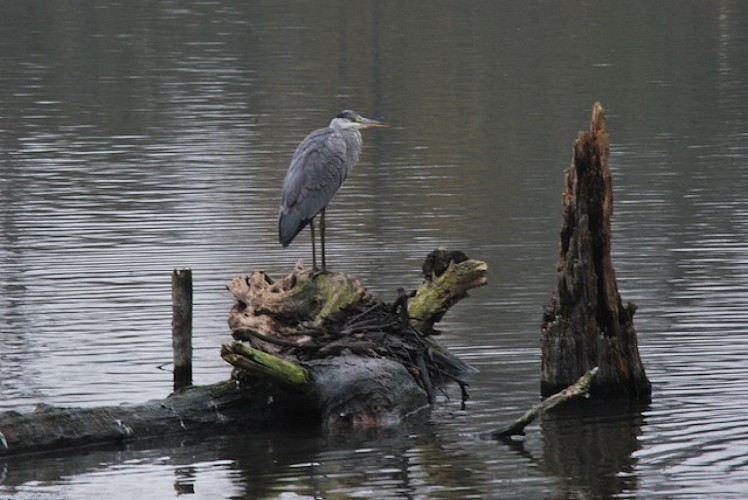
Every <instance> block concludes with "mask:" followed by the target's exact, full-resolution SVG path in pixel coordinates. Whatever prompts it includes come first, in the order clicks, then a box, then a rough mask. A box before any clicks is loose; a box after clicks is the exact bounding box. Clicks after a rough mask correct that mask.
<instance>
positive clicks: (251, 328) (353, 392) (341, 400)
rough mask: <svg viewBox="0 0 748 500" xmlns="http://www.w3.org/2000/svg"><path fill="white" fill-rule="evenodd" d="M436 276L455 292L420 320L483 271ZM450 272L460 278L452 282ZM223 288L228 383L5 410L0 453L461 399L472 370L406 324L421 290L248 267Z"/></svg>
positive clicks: (390, 418) (383, 418) (372, 415)
mask: <svg viewBox="0 0 748 500" xmlns="http://www.w3.org/2000/svg"><path fill="white" fill-rule="evenodd" d="M469 268H472V269H474V270H475V271H474V272H475V273H476V274H475V275H471V274H470V273H469V272H468V271H467V270H466V269H469ZM439 272H440V273H442V274H440V275H439V276H442V275H447V276H446V277H445V278H444V281H447V282H449V283H460V285H459V286H460V289H459V290H458V291H455V292H453V293H450V292H449V290H443V291H442V292H443V293H438V294H434V297H440V298H439V299H437V298H435V299H434V300H449V301H450V302H449V304H448V305H446V306H445V305H444V304H441V305H434V306H432V307H431V310H433V311H438V314H439V315H440V316H439V318H419V320H421V321H422V320H424V319H425V320H427V321H431V324H432V325H433V324H434V323H435V322H437V321H438V319H440V318H441V314H443V312H444V311H446V309H447V308H448V307H449V305H453V304H454V303H455V302H456V301H457V300H459V298H462V297H464V296H466V292H467V289H468V288H469V287H470V286H469V285H466V283H470V284H472V285H473V286H481V285H482V284H485V272H486V266H485V264H483V263H479V262H478V261H472V260H470V259H465V260H464V261H462V262H460V263H458V264H456V265H455V264H450V263H449V262H447V263H446V267H445V268H444V269H441V270H439ZM455 273H456V274H460V275H463V277H464V279H457V280H455V279H452V278H450V277H449V275H451V274H455ZM432 274H433V276H436V274H437V273H436V272H434V273H432ZM428 286H429V287H436V288H439V287H443V286H445V285H444V284H438V283H437V284H431V285H428ZM229 289H230V290H231V292H232V294H233V295H234V297H235V298H236V299H237V301H236V304H235V305H234V308H232V310H231V313H230V316H229V324H230V326H231V329H232V335H233V336H234V337H235V339H236V340H237V341H235V342H232V343H228V344H226V345H224V346H223V348H222V350H221V356H222V357H223V358H224V359H225V360H226V361H228V362H229V363H231V364H232V365H233V366H234V367H235V370H234V377H233V378H232V380H229V381H226V382H222V383H218V384H214V385H209V386H195V387H186V388H184V389H182V390H179V391H177V392H175V393H174V394H172V395H171V396H169V397H167V398H165V399H162V400H153V401H148V402H146V403H143V404H138V405H118V406H108V407H99V408H57V407H51V406H46V405H43V406H40V407H39V408H38V409H37V411H34V412H32V413H26V414H21V413H18V412H13V411H10V412H3V413H0V458H2V457H8V456H14V455H18V454H24V453H33V452H49V451H53V450H57V449H64V448H72V447H80V446H90V445H95V444H106V443H118V442H123V441H129V440H133V439H139V438H147V437H155V436H163V435H166V434H180V433H196V432H205V433H215V432H230V431H232V430H234V429H239V428H241V429H251V428H264V427H268V426H283V425H288V424H289V423H293V424H294V425H299V424H302V425H323V426H325V427H328V428H334V427H338V426H378V425H392V424H395V423H397V422H399V421H401V420H402V419H403V418H405V417H406V416H407V415H409V414H411V413H414V412H416V411H418V410H419V409H421V408H423V407H424V406H426V405H427V404H428V403H429V402H430V401H432V400H433V394H434V391H437V390H440V389H442V388H443V386H444V385H445V384H446V383H448V382H456V383H458V384H460V386H461V387H462V389H463V396H464V397H466V396H465V393H464V389H465V386H466V385H467V384H466V383H465V382H464V381H463V380H462V379H461V376H462V375H464V374H467V373H470V372H471V370H472V369H471V368H470V367H469V366H468V365H467V364H465V363H463V362H462V361H460V360H459V359H458V358H456V357H455V356H453V355H452V354H450V353H449V352H448V351H446V350H445V349H444V348H442V347H440V346H439V345H438V344H437V343H436V342H434V341H433V340H431V339H430V338H429V337H428V336H427V335H425V334H423V333H421V332H420V331H418V330H417V329H416V328H414V327H413V325H412V324H411V321H410V320H411V318H410V316H409V314H408V300H410V299H411V298H412V297H414V296H416V292H413V293H411V294H406V293H405V292H404V291H400V293H399V295H398V298H397V300H396V301H395V302H393V303H392V304H387V303H384V302H381V301H379V300H377V299H375V298H373V297H372V296H370V295H369V294H368V293H367V292H366V289H365V288H364V287H363V285H362V284H361V283H360V281H359V280H357V279H355V278H353V277H350V276H348V275H345V274H341V273H338V274H331V273H313V272H311V271H308V270H306V269H304V268H303V266H300V265H299V266H297V268H296V269H295V270H294V272H293V273H292V274H290V275H288V276H286V277H285V278H283V279H281V280H279V281H277V282H275V283H273V282H272V280H270V279H269V278H268V277H267V276H266V275H265V274H264V273H260V272H255V273H252V274H251V275H249V276H240V277H237V278H235V279H234V280H233V281H232V283H231V285H230V286H229ZM435 314H436V313H435Z"/></svg>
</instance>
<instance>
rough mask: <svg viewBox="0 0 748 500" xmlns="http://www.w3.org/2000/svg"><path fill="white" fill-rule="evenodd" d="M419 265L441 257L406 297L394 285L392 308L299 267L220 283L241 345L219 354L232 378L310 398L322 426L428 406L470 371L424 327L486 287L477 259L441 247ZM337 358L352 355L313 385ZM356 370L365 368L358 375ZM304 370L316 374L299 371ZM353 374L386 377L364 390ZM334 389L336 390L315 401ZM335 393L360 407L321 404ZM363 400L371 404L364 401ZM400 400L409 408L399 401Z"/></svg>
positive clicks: (334, 276) (336, 276) (333, 276)
mask: <svg viewBox="0 0 748 500" xmlns="http://www.w3.org/2000/svg"><path fill="white" fill-rule="evenodd" d="M427 261H432V262H437V261H443V262H441V264H440V265H437V266H435V265H428V266H426V267H425V268H424V269H425V270H426V271H428V272H425V273H424V274H425V278H426V279H425V281H424V283H423V284H422V285H421V286H420V287H419V288H418V289H417V290H416V291H414V292H412V293H410V294H406V293H405V292H404V291H403V290H400V291H399V296H398V298H397V300H395V301H394V302H393V303H392V304H387V303H384V302H382V301H381V300H378V299H376V298H374V297H372V296H371V295H369V294H368V292H367V291H366V289H365V288H364V286H363V285H362V284H361V283H360V281H358V280H357V279H356V278H354V277H351V276H349V275H346V274H344V273H320V272H316V271H311V270H308V269H305V268H304V267H303V265H302V264H301V263H299V264H297V267H296V269H295V270H294V272H293V273H291V274H289V275H288V276H286V277H284V278H282V279H280V280H278V281H273V280H272V279H270V278H269V277H268V276H267V275H266V274H265V273H263V272H260V271H256V272H254V273H252V274H250V275H243V276H237V277H235V278H234V280H233V281H232V282H231V284H230V285H229V290H230V291H231V293H232V295H233V296H234V298H235V299H236V303H235V305H234V307H233V308H232V309H231V312H230V313H229V327H230V329H231V331H232V335H233V337H234V339H236V340H237V341H240V342H244V344H238V343H234V344H227V345H225V346H224V349H223V353H222V355H223V357H224V359H225V360H226V361H228V362H229V363H231V364H232V365H234V366H235V367H236V368H237V369H238V370H239V371H237V372H235V376H236V377H237V378H238V379H239V380H245V379H248V380H252V379H253V378H255V377H261V378H269V379H272V380H275V381H276V383H279V384H281V385H284V386H286V387H290V388H293V389H296V390H297V391H299V392H303V393H305V394H306V395H307V396H310V397H312V398H313V399H317V401H316V403H315V404H316V405H317V406H318V407H320V408H321V410H322V415H323V421H324V422H325V424H327V425H330V424H334V422H332V420H334V419H337V418H342V419H343V420H344V421H352V422H369V423H371V422H377V421H378V420H379V419H378V417H377V415H378V414H380V413H381V414H382V415H383V416H384V419H385V420H391V419H392V412H393V411H395V410H397V411H413V410H415V409H416V407H417V406H418V405H419V404H420V405H421V406H422V405H424V404H426V403H427V402H433V400H434V392H435V391H436V390H439V389H440V388H442V387H443V386H444V385H445V384H446V383H447V382H449V381H455V382H457V383H459V384H460V385H461V386H462V387H463V389H464V387H465V386H466V384H465V383H464V381H462V379H461V377H462V376H463V375H465V374H466V373H469V372H470V371H471V368H470V367H469V366H468V365H466V364H465V363H463V362H462V361H460V360H459V359H457V358H456V357H454V356H452V355H451V354H449V352H447V351H446V350H445V349H443V348H442V347H440V346H439V345H438V344H437V343H436V342H434V341H433V340H432V339H431V338H430V335H432V334H434V333H437V332H436V331H435V330H434V328H433V325H434V324H435V323H436V322H438V321H439V320H440V319H441V317H442V316H443V315H444V313H445V312H446V310H447V309H448V308H449V307H451V306H452V305H453V304H455V303H456V302H457V301H458V300H460V299H462V298H463V297H465V296H467V291H468V290H469V289H472V288H475V287H478V286H482V285H484V284H485V283H486V276H485V275H486V264H485V263H484V262H480V261H476V260H472V259H468V258H467V257H466V256H465V255H464V254H462V253H461V252H447V251H446V250H437V251H435V252H432V254H430V256H429V257H428V258H427ZM342 354H345V355H348V356H351V357H352V358H351V359H356V358H358V361H355V362H353V363H352V364H351V365H350V367H349V371H347V372H341V373H340V376H341V379H340V380H336V374H335V372H332V371H329V370H325V378H324V380H325V382H324V383H321V380H322V379H321V378H320V377H319V372H320V370H319V367H320V363H322V361H323V360H329V359H330V358H333V357H339V356H341V355H342ZM393 361H394V362H395V363H394V364H393V363H392V362H393ZM323 364H324V363H323ZM398 365H399V367H398ZM359 368H360V369H361V370H364V371H365V373H362V374H359V373H358V370H359ZM309 370H312V371H314V370H316V373H317V375H316V376H315V375H314V374H313V373H307V374H306V375H303V374H302V373H304V372H308V371H309ZM393 377H394V378H393ZM403 377H405V378H407V377H410V379H411V380H406V379H405V378H403ZM354 378H358V379H360V380H380V381H384V380H385V379H391V380H389V381H388V382H387V383H379V384H377V386H372V387H371V389H372V391H373V392H367V393H363V392H362V391H361V387H362V385H361V383H356V384H352V383H350V380H352V379H354ZM292 379H293V380H292ZM413 382H415V384H414V383H413ZM333 386H334V387H336V391H338V392H340V393H339V394H337V395H336V396H335V397H334V398H328V397H323V396H322V394H323V393H327V392H329V391H328V390H329V387H333ZM395 387H398V388H399V389H400V390H402V389H403V388H408V391H410V392H407V393H403V394H402V395H401V396H399V397H398V398H396V399H393V398H392V394H391V392H390V391H392V389H393V388H395ZM364 396H365V397H364ZM336 398H342V399H343V400H345V401H348V403H349V404H351V403H353V402H356V401H358V402H359V403H360V404H358V403H357V404H352V408H354V409H355V411H352V412H350V411H341V409H340V408H335V409H334V410H332V411H331V409H330V408H329V404H328V403H327V402H328V401H330V400H334V399H336ZM397 400H400V402H398V401H397ZM419 400H420V403H419ZM322 401H324V402H322ZM372 401H376V405H375V408H373V407H372V406H371V404H367V402H372ZM388 401H389V403H388ZM402 401H409V402H411V403H412V405H406V406H403V404H402ZM321 402H322V404H320V403H321Z"/></svg>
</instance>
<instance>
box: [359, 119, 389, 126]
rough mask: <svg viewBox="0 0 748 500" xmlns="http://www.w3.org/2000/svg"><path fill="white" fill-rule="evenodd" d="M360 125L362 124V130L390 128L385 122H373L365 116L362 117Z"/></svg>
mask: <svg viewBox="0 0 748 500" xmlns="http://www.w3.org/2000/svg"><path fill="white" fill-rule="evenodd" d="M359 123H361V128H374V127H389V125H387V124H386V123H384V122H378V121H376V120H372V119H371V118H364V117H363V116H362V117H361V121H360V122H359Z"/></svg>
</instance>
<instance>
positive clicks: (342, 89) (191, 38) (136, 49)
mask: <svg viewBox="0 0 748 500" xmlns="http://www.w3.org/2000/svg"><path fill="white" fill-rule="evenodd" d="M0 14H2V15H0V26H1V27H2V31H3V33H4V36H3V37H1V38H0V69H1V70H0V88H2V92H0V224H1V225H2V232H1V233H0V410H8V409H16V410H20V411H30V410H32V409H33V408H34V406H35V405H36V404H37V403H47V404H54V405H63V406H84V407H91V406H98V405H105V404H118V403H137V402H142V401H145V400H147V399H153V398H161V397H164V396H165V395H166V394H168V393H169V392H170V389H171V372H170V369H171V366H170V364H169V363H170V360H171V337H170V335H171V324H170V321H171V303H170V297H171V296H170V274H171V271H172V269H173V268H180V267H189V268H191V269H192V270H193V277H194V280H195V311H194V313H195V318H194V335H195V337H194V346H195V366H194V373H195V377H194V378H195V383H198V384H207V383H211V382H216V381H219V380H223V379H225V378H227V377H228V375H229V373H230V368H229V366H228V365H226V363H224V362H223V361H222V360H221V359H220V357H219V355H218V351H219V349H220V345H221V344H222V343H223V342H226V341H227V340H228V339H229V332H228V327H227V325H226V318H227V314H228V310H229V308H230V307H231V297H230V295H229V294H228V292H227V291H226V289H225V286H226V284H227V283H228V282H229V281H230V280H231V278H232V277H233V276H234V275H236V274H240V273H245V272H248V271H251V270H255V269H262V270H265V271H266V272H268V273H269V274H270V275H271V276H275V277H279V276H282V275H283V274H285V273H287V272H289V270H290V269H292V267H293V265H294V264H295V262H296V260H297V259H299V258H303V259H305V260H306V261H307V262H308V261H309V259H310V242H309V234H308V231H305V232H303V233H302V234H301V235H300V236H299V237H298V238H297V240H296V241H294V242H293V243H292V244H291V246H290V247H288V248H285V249H284V248H282V247H281V246H280V245H279V244H278V243H277V227H276V224H277V211H278V203H279V191H280V186H281V184H282V181H283V176H284V175H285V171H286V169H287V167H288V163H289V161H290V158H291V155H292V154H293V151H294V149H295V147H296V145H297V144H298V143H299V142H300V141H301V139H303V137H304V136H305V135H306V134H307V133H308V132H310V131H311V130H313V129H315V128H318V127H321V126H325V125H326V124H327V123H329V120H330V119H331V118H332V117H333V116H334V115H335V114H337V112H338V111H339V110H341V109H345V108H351V109H356V110H358V111H360V112H361V113H362V114H364V115H366V116H369V117H372V118H376V119H382V120H384V121H386V122H388V123H389V124H390V125H391V127H390V128H389V129H380V130H370V131H365V133H364V143H365V145H364V150H363V152H362V155H361V161H360V163H359V165H358V166H357V167H356V169H355V170H354V171H353V172H352V174H351V175H350V177H349V179H348V180H347V181H346V183H345V185H344V186H343V188H342V189H341V190H340V192H339V193H338V195H337V196H336V198H335V199H334V201H333V202H332V203H331V204H330V206H329V209H328V211H327V222H328V231H327V262H328V266H329V267H330V268H331V269H332V270H342V271H345V272H348V273H351V274H353V275H355V276H358V277H359V278H361V279H362V280H363V282H364V283H366V285H367V286H368V288H369V290H370V291H371V292H373V293H375V294H377V295H379V296H381V297H382V298H383V299H385V300H393V299H394V297H395V296H396V290H397V288H398V287H405V288H408V289H412V288H415V287H416V286H417V285H418V284H419V283H420V266H421V263H422V260H423V258H424V257H425V256H426V255H427V254H428V252H430V251H431V250H433V249H434V248H436V247H438V246H444V247H447V248H450V249H457V250H462V251H464V252H466V253H468V254H469V255H470V256H471V257H474V258H477V259H481V260H484V261H486V262H487V263H488V266H489V285H488V286H486V287H484V288H481V289H478V290H475V291H474V292H472V293H471V297H470V298H468V299H466V300H465V301H463V302H461V303H460V304H458V305H457V306H456V307H455V308H454V309H453V310H452V311H450V312H449V314H448V315H447V316H446V317H445V319H444V321H443V322H442V323H441V330H442V332H443V333H442V335H441V337H440V338H439V340H440V342H441V343H442V344H443V345H445V346H447V347H449V348H450V350H452V351H453V352H455V353H456V354H457V355H458V356H460V357H461V358H462V359H464V360H465V361H467V362H469V363H470V364H472V365H473V366H475V367H476V368H478V369H479V370H480V372H479V373H478V374H476V375H474V376H473V377H472V378H471V379H470V384H471V387H470V396H471V399H470V400H469V401H468V403H467V405H466V407H465V408H464V409H462V408H460V401H459V389H458V388H453V391H452V390H450V391H449V393H448V394H446V395H443V396H442V397H440V398H439V400H438V401H437V404H436V405H435V407H434V408H433V409H432V410H431V411H430V412H428V413H427V414H426V415H422V416H420V417H419V418H417V419H414V421H412V422H408V423H407V424H405V425H403V426H400V427H398V428H396V429H379V430H372V431H368V432H356V433H341V434H335V435H330V434H324V433H322V432H318V431H314V430H309V429H304V430H303V429H298V430H292V431H286V432H277V431H273V432H271V431H267V432H261V433H258V432H256V433H247V434H243V435H240V436H226V437H215V438H202V439H198V438H191V437H186V438H179V439H165V440H154V441H143V442H136V443H132V444H128V445H126V446H123V447H121V448H117V449H114V450H112V449H95V450H85V451H79V452H75V453H66V454H62V455H56V456H51V457H32V458H25V459H14V460H10V461H7V462H6V463H4V464H0V497H7V496H10V497H13V498H50V499H52V498H76V499H78V498H82V499H93V498H142V497H146V496H147V497H150V498H174V497H177V496H181V495H192V497H193V498H283V499H289V498H350V497H353V498H430V497H433V498H651V497H663V498H703V497H705V496H712V497H715V498H730V497H734V498H740V497H744V496H745V495H746V494H748V486H747V485H748V458H746V456H747V455H748V425H746V422H748V407H747V406H746V405H745V401H746V398H748V389H746V383H745V382H746V380H748V364H746V363H745V357H746V353H747V352H748V238H747V235H748V195H747V194H746V193H748V30H746V26H748V9H747V8H746V6H745V5H744V4H743V3H742V2H739V1H737V0H715V1H711V2H703V1H675V0H666V1H662V2H649V1H645V0H634V1H632V2H626V3H625V4H624V3H620V2H618V3H616V2H591V1H567V2H547V1H541V0H534V1H524V0H522V1H520V0H508V1H488V0H485V1H470V2H449V1H444V0H436V1H431V2H425V1H413V2H396V1H391V0H382V1H362V2H355V3H354V2H344V1H342V0H327V1H321V2H302V1H270V0H261V1H254V2H239V1H226V2H218V1H210V0H207V1H197V0H184V1H179V2H177V1H175V0H172V1H163V2H108V3H90V2H64V3H63V2H44V3H41V2H4V3H3V4H2V5H0ZM596 100H599V101H601V102H602V105H603V107H604V108H605V110H606V117H607V124H608V129H609V131H610V134H611V168H612V171H613V182H614V190H615V213H614V217H613V263H614V266H615V268H616V272H617V276H618V284H619V289H620V292H621V295H622V297H623V300H624V301H633V302H635V303H636V304H637V305H638V311H637V314H636V316H635V325H636V327H637V330H638V333H639V347H640V352H641V356H642V359H643V361H644V364H645V367H646V369H647V374H648V376H649V378H650V380H651V381H652V384H653V395H652V402H651V404H649V405H647V406H644V407H634V406H630V405H622V404H596V403H594V402H589V403H587V404H584V405H581V406H574V407H573V408H572V407H569V408H566V409H561V410H559V411H557V412H554V413H553V414H551V415H548V416H546V417H544V418H543V419H542V421H540V422H539V424H536V425H533V426H531V427H529V428H528V429H527V431H528V432H527V436H526V437H524V438H523V439H522V440H520V441H518V442H516V443H514V444H513V445H505V444H500V443H496V442H493V441H490V440H485V439H482V438H481V437H480V436H481V434H482V433H484V432H486V431H490V430H493V429H496V428H498V427H501V426H503V425H504V424H506V423H508V422H509V421H511V420H513V419H514V418H516V417H517V416H519V415H520V414H521V413H522V412H523V411H524V410H525V409H527V408H528V407H529V406H530V405H532V404H533V403H535V402H536V401H537V400H538V398H539V378H540V345H539V340H540V323H541V320H542V313H543V307H544V305H546V304H548V302H549V300H550V292H551V291H552V289H553V287H554V286H555V263H556V258H557V251H558V236H559V234H558V233H559V229H560V222H561V191H562V187H563V174H564V170H565V169H566V168H567V166H568V165H569V162H570V159H571V144H572V141H573V139H574V138H575V137H576V134H577V131H578V130H580V129H583V128H586V127H587V123H588V120H589V116H590V112H591V109H592V104H593V102H594V101H596Z"/></svg>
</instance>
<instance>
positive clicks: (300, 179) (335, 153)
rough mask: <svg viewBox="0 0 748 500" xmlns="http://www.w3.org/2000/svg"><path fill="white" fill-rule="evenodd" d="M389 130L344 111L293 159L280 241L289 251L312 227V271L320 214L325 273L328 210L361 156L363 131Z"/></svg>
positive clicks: (309, 138) (286, 182) (314, 134)
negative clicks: (303, 232)
mask: <svg viewBox="0 0 748 500" xmlns="http://www.w3.org/2000/svg"><path fill="white" fill-rule="evenodd" d="M370 127H387V124H385V123H382V122H379V121H376V120H372V119H370V118H364V117H363V116H361V115H360V114H359V113H357V112H355V111H351V110H344V111H341V112H340V113H339V114H338V115H337V116H336V117H335V118H333V119H332V121H331V122H330V125H329V126H327V127H325V128H320V129H317V130H315V131H314V132H312V133H311V134H309V135H308V136H306V138H305V139H304V140H303V141H301V144H299V147H298V148H296V152H295V153H294V155H293V158H292V159H291V164H290V165H289V167H288V172H287V173H286V178H285V179H284V180H283V189H282V190H281V206H280V213H279V215H278V237H279V240H280V243H281V244H282V245H283V247H284V248H285V247H287V246H288V245H289V244H290V243H291V242H292V241H293V239H294V238H295V237H296V235H297V234H299V232H300V231H301V230H302V229H304V227H305V226H306V225H307V224H309V227H310V229H311V232H312V269H314V270H317V253H316V249H315V243H314V218H315V217H316V216H317V214H319V216H320V221H319V229H320V244H321V250H322V271H326V270H327V266H326V262H325V208H327V204H328V203H330V200H332V197H333V196H335V193H336V192H337V191H338V188H340V186H341V184H343V181H344V180H345V178H346V177H347V176H348V173H349V172H350V171H351V169H352V168H353V166H354V165H355V164H356V163H357V162H358V155H359V153H361V146H362V144H363V142H362V140H361V132H360V130H361V129H364V128H370Z"/></svg>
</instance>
